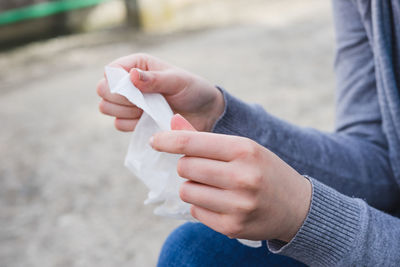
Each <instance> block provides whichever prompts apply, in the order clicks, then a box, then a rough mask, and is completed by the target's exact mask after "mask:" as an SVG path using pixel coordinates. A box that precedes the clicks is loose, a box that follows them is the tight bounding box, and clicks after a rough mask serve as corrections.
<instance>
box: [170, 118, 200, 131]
mask: <svg viewBox="0 0 400 267" xmlns="http://www.w3.org/2000/svg"><path fill="white" fill-rule="evenodd" d="M171 129H172V130H187V131H196V129H195V128H194V126H193V125H191V124H190V122H188V121H187V120H186V119H185V118H184V117H182V115H180V114H175V115H174V116H173V117H172V119H171Z"/></svg>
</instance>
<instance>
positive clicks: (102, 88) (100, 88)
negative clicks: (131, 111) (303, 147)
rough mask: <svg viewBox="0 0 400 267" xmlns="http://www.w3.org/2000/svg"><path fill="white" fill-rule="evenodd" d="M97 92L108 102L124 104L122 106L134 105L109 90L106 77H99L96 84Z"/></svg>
mask: <svg viewBox="0 0 400 267" xmlns="http://www.w3.org/2000/svg"><path fill="white" fill-rule="evenodd" d="M97 94H98V95H99V96H100V97H102V98H104V99H105V100H107V101H108V102H111V103H114V104H118V105H124V106H134V105H133V104H132V103H131V102H129V100H128V99H126V98H125V97H124V96H122V95H119V94H113V93H111V92H110V88H109V86H108V83H107V80H106V79H104V78H103V79H101V80H100V82H99V84H98V85H97Z"/></svg>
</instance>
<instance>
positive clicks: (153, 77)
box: [129, 69, 189, 96]
mask: <svg viewBox="0 0 400 267" xmlns="http://www.w3.org/2000/svg"><path fill="white" fill-rule="evenodd" d="M129 74H130V77H131V81H132V83H133V84H134V85H135V86H136V87H137V88H138V89H139V90H140V91H142V92H143V93H160V94H164V95H167V96H168V95H174V94H176V93H178V92H180V91H181V90H182V89H183V88H187V87H188V83H189V81H188V80H187V79H185V78H184V77H186V76H187V75H186V76H185V75H181V74H180V72H179V71H177V70H176V69H170V70H164V71H144V70H140V69H131V70H130V73H129Z"/></svg>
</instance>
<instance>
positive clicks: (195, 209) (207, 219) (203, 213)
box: [190, 205, 224, 233]
mask: <svg viewBox="0 0 400 267" xmlns="http://www.w3.org/2000/svg"><path fill="white" fill-rule="evenodd" d="M190 213H191V214H192V216H193V217H194V218H195V219H197V220H199V221H200V222H202V223H203V224H205V225H207V226H208V227H210V228H212V229H214V230H215V231H217V232H219V233H222V232H223V230H224V227H223V226H222V224H223V217H224V215H223V214H220V213H216V212H213V211H210V210H207V209H205V208H202V207H199V206H195V205H193V206H192V207H191V209H190Z"/></svg>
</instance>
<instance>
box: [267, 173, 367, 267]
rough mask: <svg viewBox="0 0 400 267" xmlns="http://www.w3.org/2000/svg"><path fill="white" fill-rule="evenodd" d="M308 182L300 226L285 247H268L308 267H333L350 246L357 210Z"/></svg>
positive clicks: (352, 201) (350, 200) (357, 228)
mask: <svg viewBox="0 0 400 267" xmlns="http://www.w3.org/2000/svg"><path fill="white" fill-rule="evenodd" d="M310 181H311V182H312V184H313V198H312V202H311V207H310V211H309V214H308V216H307V218H306V220H305V221H304V223H303V226H302V227H301V228H300V230H299V232H298V233H297V235H296V236H295V238H294V239H293V240H292V241H291V242H290V243H289V244H285V243H282V242H280V241H269V242H268V247H269V249H270V250H271V251H272V252H275V253H280V254H282V255H287V256H290V257H292V258H294V259H297V260H299V261H302V262H304V263H306V264H308V265H312V266H335V265H337V264H338V263H339V262H340V261H341V260H342V259H343V258H344V257H345V256H346V254H347V253H348V252H349V251H350V249H351V247H352V246H354V241H355V238H356V235H357V233H358V232H359V231H360V209H361V208H360V206H359V203H358V201H357V200H355V199H353V198H349V197H344V196H343V195H342V194H340V193H338V192H337V191H336V190H333V189H332V188H329V187H327V186H325V185H323V184H321V183H320V182H318V181H316V180H314V179H310Z"/></svg>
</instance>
